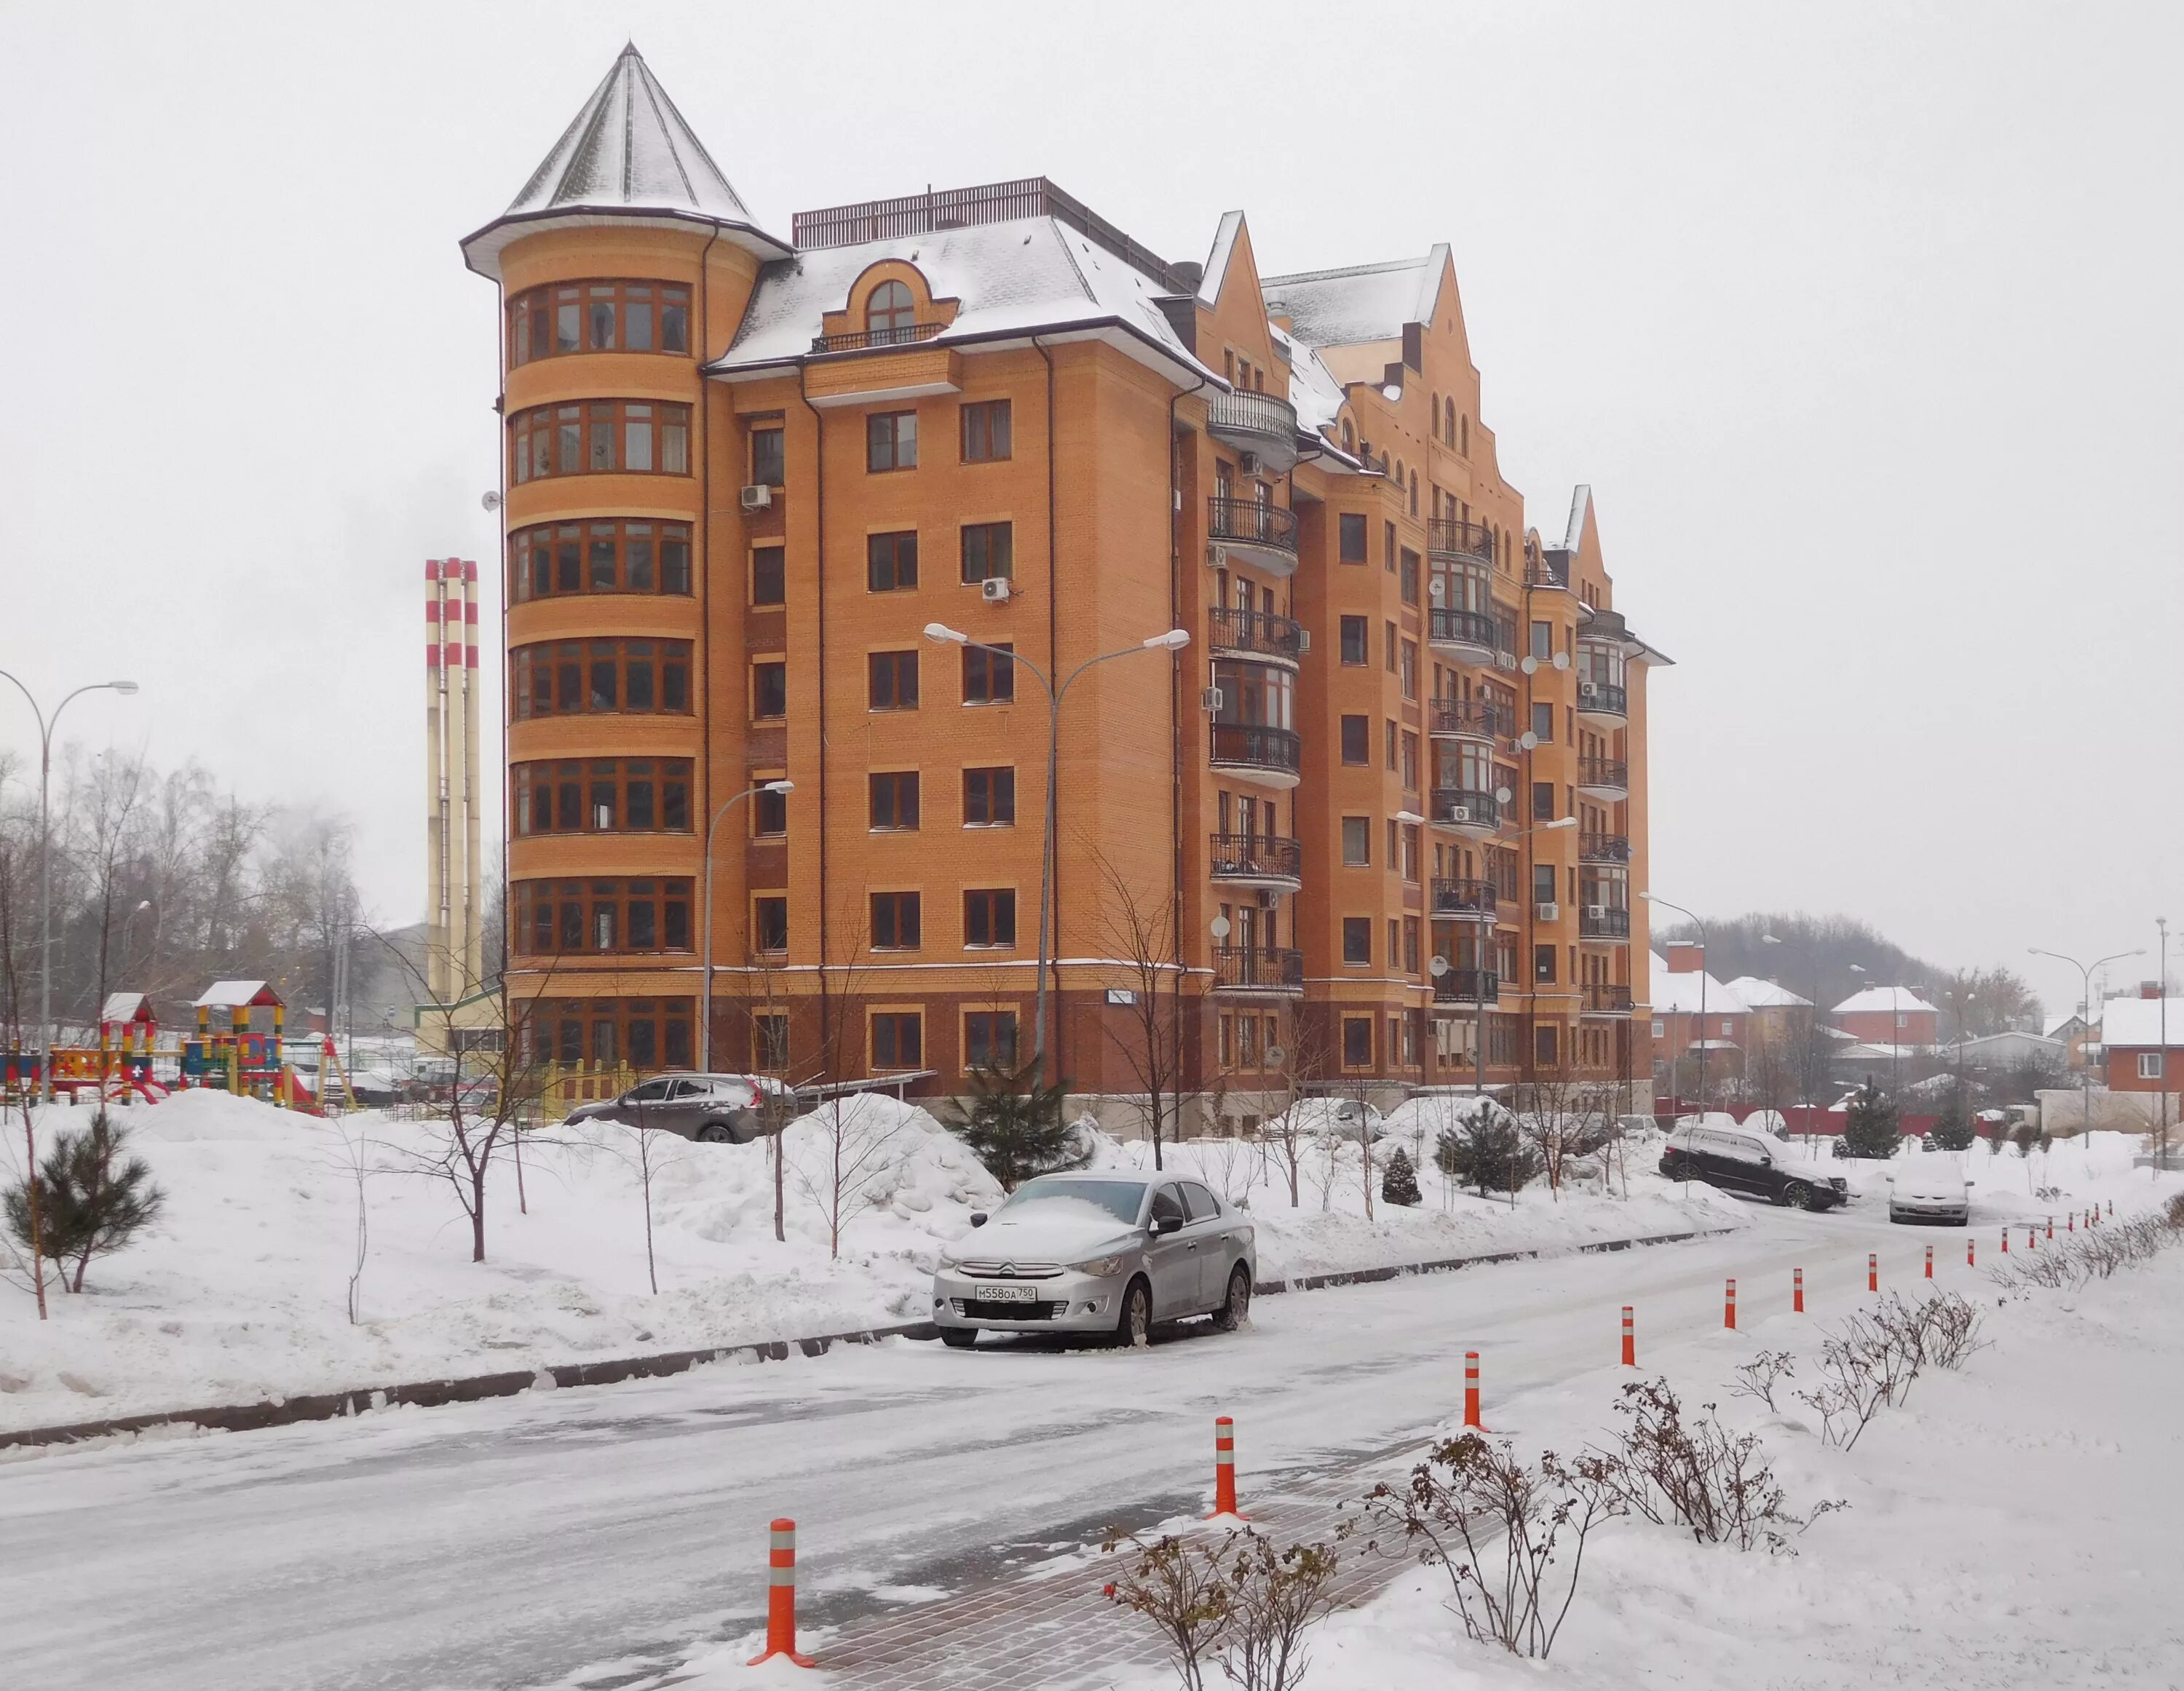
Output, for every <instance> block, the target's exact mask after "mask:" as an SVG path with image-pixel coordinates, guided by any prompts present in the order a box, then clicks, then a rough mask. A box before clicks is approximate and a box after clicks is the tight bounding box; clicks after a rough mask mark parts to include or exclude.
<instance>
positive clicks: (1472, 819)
mask: <svg viewBox="0 0 2184 1691" xmlns="http://www.w3.org/2000/svg"><path fill="white" fill-rule="evenodd" d="M1432 815H1433V820H1435V821H1436V822H1440V823H1442V824H1444V825H1445V826H1454V827H1459V828H1498V827H1500V826H1502V806H1501V804H1500V803H1499V802H1498V801H1497V800H1496V798H1495V797H1494V795H1493V794H1492V793H1474V792H1472V791H1470V790H1469V789H1468V787H1435V788H1434V790H1433V810H1432Z"/></svg>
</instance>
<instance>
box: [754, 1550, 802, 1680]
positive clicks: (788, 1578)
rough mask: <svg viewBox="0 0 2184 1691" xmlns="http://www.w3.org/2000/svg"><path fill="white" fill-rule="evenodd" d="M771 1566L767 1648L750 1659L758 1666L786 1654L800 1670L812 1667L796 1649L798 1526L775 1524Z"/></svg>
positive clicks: (768, 1588)
mask: <svg viewBox="0 0 2184 1691" xmlns="http://www.w3.org/2000/svg"><path fill="white" fill-rule="evenodd" d="M766 1560H767V1561H768V1562H769V1564H770V1565H771V1566H770V1571H769V1572H768V1574H767V1581H768V1583H767V1585H766V1649H765V1651H764V1653H763V1654H761V1655H755V1656H753V1657H752V1658H751V1659H750V1663H749V1665H750V1666H753V1667H756V1666H758V1665H759V1664H760V1662H762V1661H772V1660H773V1659H774V1657H776V1656H777V1655H785V1656H787V1657H788V1659H789V1660H791V1661H793V1662H794V1663H795V1664H796V1665H797V1666H799V1667H809V1666H811V1665H812V1663H811V1657H810V1656H808V1655H798V1654H797V1649H796V1523H795V1522H794V1521H788V1520H782V1521H775V1522H774V1523H773V1548H772V1554H771V1555H769V1556H768V1557H767V1559H766Z"/></svg>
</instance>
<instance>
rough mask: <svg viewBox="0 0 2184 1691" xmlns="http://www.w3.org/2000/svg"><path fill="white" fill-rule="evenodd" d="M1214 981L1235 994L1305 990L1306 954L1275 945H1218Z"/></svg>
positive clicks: (1216, 984) (1217, 985)
mask: <svg viewBox="0 0 2184 1691" xmlns="http://www.w3.org/2000/svg"><path fill="white" fill-rule="evenodd" d="M1213 984H1214V985H1215V986H1216V987H1218V988H1220V989H1221V990H1223V991H1224V992H1232V993H1301V992H1302V991H1303V990H1304V953H1302V952H1301V951H1295V950H1291V949H1289V948H1285V947H1282V946H1275V945H1217V946H1215V947H1214V948H1213Z"/></svg>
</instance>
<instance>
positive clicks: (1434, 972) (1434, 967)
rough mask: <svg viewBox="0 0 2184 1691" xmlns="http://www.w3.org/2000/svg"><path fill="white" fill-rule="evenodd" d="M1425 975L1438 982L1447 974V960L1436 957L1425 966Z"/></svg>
mask: <svg viewBox="0 0 2184 1691" xmlns="http://www.w3.org/2000/svg"><path fill="white" fill-rule="evenodd" d="M1426 973H1427V974H1429V975H1430V976H1433V977H1434V979H1435V980H1436V981H1438V980H1439V979H1440V977H1441V976H1444V975H1446V973H1448V959H1446V957H1441V956H1438V955H1436V956H1435V958H1434V960H1433V961H1432V962H1430V963H1429V964H1427V965H1426Z"/></svg>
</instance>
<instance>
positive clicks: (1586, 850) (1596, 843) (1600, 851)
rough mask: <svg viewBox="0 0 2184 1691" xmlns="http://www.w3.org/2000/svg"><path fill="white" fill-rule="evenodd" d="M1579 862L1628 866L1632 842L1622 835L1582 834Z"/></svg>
mask: <svg viewBox="0 0 2184 1691" xmlns="http://www.w3.org/2000/svg"><path fill="white" fill-rule="evenodd" d="M1577 860H1578V861H1579V862H1580V863H1621V864H1627V863H1629V862H1630V840H1629V839H1628V838H1626V837H1624V836H1623V835H1621V834H1609V833H1591V832H1587V833H1583V834H1580V835H1579V836H1578V840H1577Z"/></svg>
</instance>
